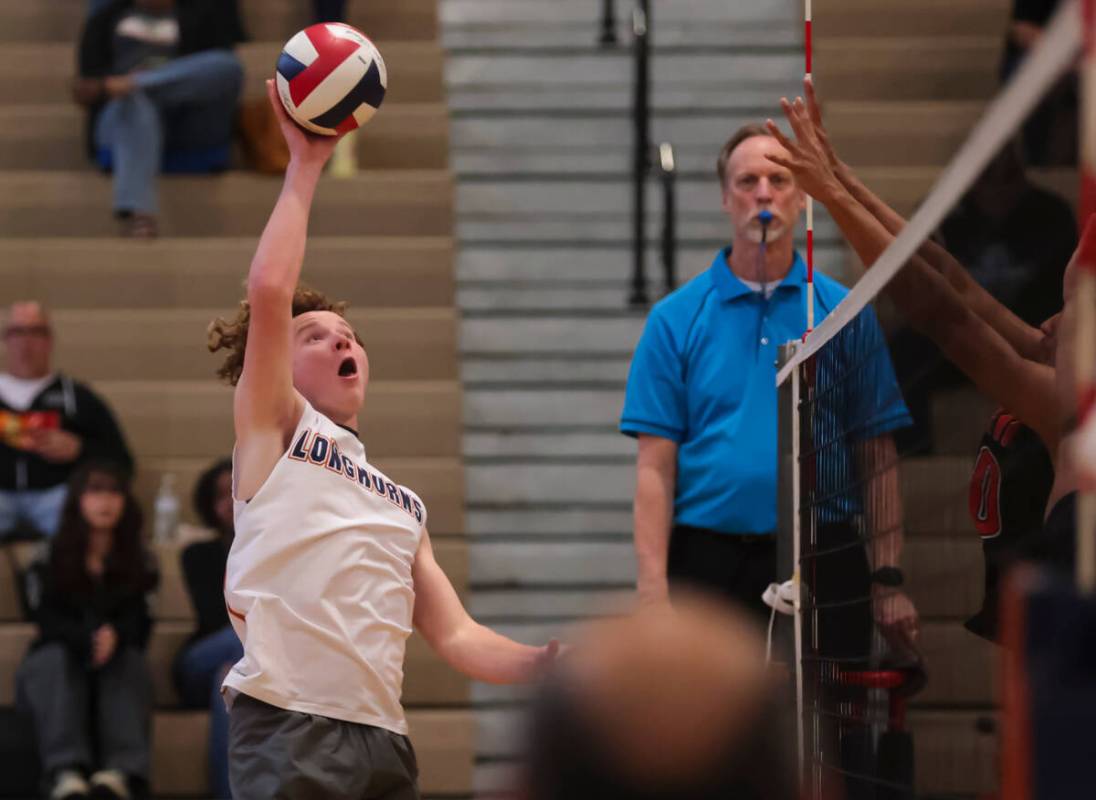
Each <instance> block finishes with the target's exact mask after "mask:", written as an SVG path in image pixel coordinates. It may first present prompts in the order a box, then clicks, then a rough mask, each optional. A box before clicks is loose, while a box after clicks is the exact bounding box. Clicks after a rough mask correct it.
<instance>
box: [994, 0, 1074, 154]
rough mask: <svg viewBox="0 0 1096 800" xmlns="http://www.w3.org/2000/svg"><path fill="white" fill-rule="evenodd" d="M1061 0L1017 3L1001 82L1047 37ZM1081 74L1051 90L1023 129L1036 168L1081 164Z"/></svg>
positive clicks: (1026, 151) (1064, 78)
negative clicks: (1045, 35) (1078, 112)
mask: <svg viewBox="0 0 1096 800" xmlns="http://www.w3.org/2000/svg"><path fill="white" fill-rule="evenodd" d="M1060 5H1061V0H1013V2H1012V17H1011V19H1010V20H1009V27H1008V32H1007V33H1006V34H1005V53H1004V58H1003V59H1002V61H1001V80H1002V81H1007V80H1008V79H1009V78H1011V77H1012V75H1013V73H1014V72H1016V70H1017V69H1018V68H1019V66H1020V64H1021V62H1023V60H1024V58H1025V57H1026V56H1027V54H1028V52H1029V51H1030V50H1032V49H1033V48H1034V47H1035V45H1036V44H1038V43H1039V39H1040V38H1041V37H1042V35H1043V29H1044V28H1046V26H1047V23H1049V22H1050V20H1051V18H1052V17H1053V16H1054V13H1055V12H1056V11H1057V10H1058V7H1059V6H1060ZM1077 101H1078V80H1077V73H1076V71H1074V70H1070V71H1069V72H1067V73H1066V74H1065V75H1063V76H1062V78H1061V79H1060V80H1059V81H1058V82H1057V83H1055V84H1054V86H1053V87H1051V89H1050V91H1048V92H1047V94H1046V95H1045V96H1044V97H1043V99H1042V100H1041V101H1040V102H1039V105H1038V106H1036V107H1035V110H1034V111H1032V112H1031V116H1029V117H1028V119H1027V121H1026V122H1025V123H1024V127H1023V142H1024V156H1025V157H1026V158H1027V161H1028V163H1029V164H1031V165H1032V166H1036V167H1061V166H1073V165H1075V164H1076V163H1077V130H1078V123H1077Z"/></svg>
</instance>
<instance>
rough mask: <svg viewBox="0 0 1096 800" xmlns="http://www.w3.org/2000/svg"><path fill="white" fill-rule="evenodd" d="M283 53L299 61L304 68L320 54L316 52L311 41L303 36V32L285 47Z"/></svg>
mask: <svg viewBox="0 0 1096 800" xmlns="http://www.w3.org/2000/svg"><path fill="white" fill-rule="evenodd" d="M285 52H287V53H289V55H291V56H293V58H295V59H297V60H298V61H300V62H301V63H302V64H304V65H305V66H306V67H307V66H308V65H309V64H311V63H312V62H313V61H315V60H316V59H317V58H319V57H320V54H319V53H318V52H317V51H316V46H315V45H314V44H312V40H311V39H309V38H308V36H306V35H305V32H304V31H301V32H300V33H298V34H297V35H296V36H294V37H293V38H292V39H290V40H289V41H288V42H286V45H285Z"/></svg>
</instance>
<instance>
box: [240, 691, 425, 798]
mask: <svg viewBox="0 0 1096 800" xmlns="http://www.w3.org/2000/svg"><path fill="white" fill-rule="evenodd" d="M228 762H229V765H228V774H229V781H230V783H231V785H232V797H233V798H234V800H313V799H314V800H328V798H346V800H420V797H421V795H420V794H419V787H418V776H419V769H418V765H417V764H416V762H415V751H414V750H413V749H412V748H411V740H410V739H408V738H407V737H406V736H401V735H400V734H398V733H393V732H392V731H388V730H385V729H384V728H376V727H373V726H372V725H359V724H356V723H353V722H343V721H341V720H337V719H329V718H327V717H317V716H315V715H313V714H302V713H300V712H298V711H286V710H285V709H283V708H276V707H275V706H272V705H268V704H267V703H263V702H261V701H259V700H256V699H255V698H253V697H248V696H247V695H245V694H239V695H237V696H236V699H235V701H234V702H233V703H232V712H231V714H230V716H229V743H228Z"/></svg>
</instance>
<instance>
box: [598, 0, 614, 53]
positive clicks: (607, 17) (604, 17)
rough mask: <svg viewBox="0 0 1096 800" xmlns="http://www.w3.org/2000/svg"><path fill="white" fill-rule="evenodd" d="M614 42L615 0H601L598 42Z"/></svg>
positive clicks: (608, 43) (609, 43)
mask: <svg viewBox="0 0 1096 800" xmlns="http://www.w3.org/2000/svg"><path fill="white" fill-rule="evenodd" d="M616 43H617V31H616V0H601V34H600V35H599V36H598V44H602V45H611V44H616Z"/></svg>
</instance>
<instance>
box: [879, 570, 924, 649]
mask: <svg viewBox="0 0 1096 800" xmlns="http://www.w3.org/2000/svg"><path fill="white" fill-rule="evenodd" d="M872 611H873V613H874V616H875V623H876V625H878V626H879V630H880V632H881V633H882V634H883V636H884V637H885V638H886V640H887V641H888V642H889V643H890V644H891V645H892V646H893V647H896V648H898V649H901V650H906V651H909V650H915V649H916V644H917V637H918V636H919V635H920V634H921V618H920V616H919V615H918V614H917V609H916V608H915V607H914V605H913V601H912V600H910V599H909V597H908V596H907V595H906V593H905V592H902V591H898V590H895V589H892V588H890V587H887V586H879V585H878V584H873V585H872Z"/></svg>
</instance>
